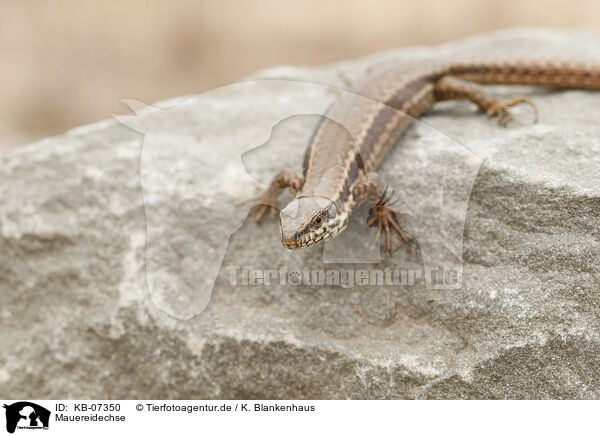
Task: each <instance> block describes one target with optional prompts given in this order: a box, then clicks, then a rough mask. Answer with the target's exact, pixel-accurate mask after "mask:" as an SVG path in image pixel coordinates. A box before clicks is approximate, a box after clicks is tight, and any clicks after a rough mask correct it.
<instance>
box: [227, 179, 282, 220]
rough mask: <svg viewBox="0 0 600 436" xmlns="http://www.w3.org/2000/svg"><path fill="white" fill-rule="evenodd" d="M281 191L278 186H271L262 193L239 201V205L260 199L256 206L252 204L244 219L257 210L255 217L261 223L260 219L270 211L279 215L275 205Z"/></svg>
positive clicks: (274, 214)
mask: <svg viewBox="0 0 600 436" xmlns="http://www.w3.org/2000/svg"><path fill="white" fill-rule="evenodd" d="M280 192H281V189H280V188H278V187H276V186H271V187H269V188H268V189H267V190H266V191H265V192H264V193H262V194H261V195H259V196H257V197H253V198H250V199H248V200H246V201H243V202H241V203H238V206H241V205H243V204H246V203H250V202H254V201H258V203H257V204H255V205H254V206H252V207H251V208H250V210H249V211H248V213H247V214H246V216H245V218H244V221H245V220H246V219H248V217H250V215H252V214H253V213H255V212H256V217H255V218H254V221H256V222H257V223H260V220H261V219H262V217H263V216H264V215H265V214H266V213H267V212H269V211H270V212H271V215H273V216H277V208H276V207H275V203H276V202H277V197H279V194H280Z"/></svg>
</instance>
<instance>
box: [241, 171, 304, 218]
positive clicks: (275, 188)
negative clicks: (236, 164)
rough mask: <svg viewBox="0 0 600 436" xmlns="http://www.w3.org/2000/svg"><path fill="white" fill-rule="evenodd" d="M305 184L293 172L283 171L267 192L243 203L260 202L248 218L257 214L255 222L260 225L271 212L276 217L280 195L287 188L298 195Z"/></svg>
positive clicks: (251, 210) (275, 178)
mask: <svg viewBox="0 0 600 436" xmlns="http://www.w3.org/2000/svg"><path fill="white" fill-rule="evenodd" d="M303 184H304V182H303V180H302V179H301V178H300V177H298V176H297V175H296V174H295V173H294V172H293V171H291V170H283V171H281V172H279V173H278V174H277V175H276V176H275V177H274V178H273V180H272V181H271V184H270V185H269V187H268V188H267V190H266V191H265V192H263V193H262V194H261V195H259V196H257V197H254V198H251V199H249V200H246V201H244V202H243V203H242V204H244V203H248V202H251V201H255V200H258V204H256V205H254V206H253V207H252V208H251V209H250V211H248V214H247V215H246V218H248V217H249V216H250V215H252V214H253V213H254V212H257V214H256V218H255V221H256V222H257V223H260V220H261V219H262V217H263V216H264V215H265V213H267V212H268V211H269V210H270V211H271V214H272V215H273V216H275V215H276V214H277V208H276V207H275V203H276V202H277V198H278V197H279V195H281V193H282V192H283V191H284V190H285V189H287V188H289V189H290V191H292V193H293V194H296V193H298V192H299V191H300V189H302V185H303Z"/></svg>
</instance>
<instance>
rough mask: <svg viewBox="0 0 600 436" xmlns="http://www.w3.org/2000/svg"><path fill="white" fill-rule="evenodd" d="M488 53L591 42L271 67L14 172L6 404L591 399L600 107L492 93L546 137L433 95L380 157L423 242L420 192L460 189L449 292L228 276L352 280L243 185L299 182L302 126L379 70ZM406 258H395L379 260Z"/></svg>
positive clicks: (569, 95) (507, 35)
mask: <svg viewBox="0 0 600 436" xmlns="http://www.w3.org/2000/svg"><path fill="white" fill-rule="evenodd" d="M490 52H492V53H499V54H506V55H519V54H520V53H523V54H524V55H528V54H529V55H531V54H532V53H533V54H535V55H540V56H546V55H547V56H560V57H565V56H566V55H568V56H569V57H573V58H579V59H582V58H583V59H587V60H592V61H596V62H600V36H598V35H597V34H587V33H582V32H577V33H567V32H554V31H541V30H540V31H533V30H511V31H505V32H500V33H496V34H492V35H484V36H480V37H475V38H470V39H468V40H464V41H459V42H456V43H451V44H447V45H444V46H440V47H433V48H413V49H403V50H397V51H392V52H388V53H383V54H378V55H374V56H371V57H369V58H366V59H361V60H356V61H348V62H344V63H340V64H336V65H333V66H328V67H323V68H316V69H300V68H291V67H281V68H276V69H272V70H268V71H264V72H261V73H259V74H257V75H256V76H255V77H253V79H272V81H271V82H269V84H268V86H267V87H266V88H263V86H264V82H253V81H248V82H246V83H241V84H238V85H232V86H230V87H225V88H223V89H218V90H215V91H213V92H211V93H208V94H206V95H202V96H198V97H195V98H192V99H187V100H186V99H179V100H173V101H171V102H167V103H166V104H165V105H161V106H169V107H170V109H168V110H151V109H146V110H144V111H142V112H141V113H140V114H139V116H137V117H131V118H127V119H123V120H122V121H123V123H125V124H127V125H129V126H132V127H134V128H136V129H138V130H141V131H144V132H145V133H146V134H145V135H143V134H141V133H140V132H138V131H136V130H134V129H132V128H130V127H127V126H125V125H123V123H120V122H119V121H116V120H110V121H105V122H101V123H97V124H94V125H90V126H85V127H82V128H79V129H76V130H74V131H71V132H69V133H67V134H66V135H65V136H62V137H56V138H49V139H46V140H44V141H41V142H39V143H37V144H33V145H31V146H29V147H27V148H25V149H22V150H19V151H16V152H14V153H12V154H10V155H8V156H6V157H4V158H3V160H2V165H1V168H0V326H1V328H0V344H1V345H2V349H3V352H2V354H0V397H3V398H46V397H47V398H98V399H101V398H106V399H108V398H181V399H183V398H255V399H260V398H270V399H279V398H313V399H316V398H600V385H599V383H598V380H599V379H600V357H599V356H600V311H599V307H600V244H599V240H600V230H599V226H598V222H599V221H598V219H599V216H600V182H599V180H600V125H599V124H598V122H597V120H598V119H600V104H598V102H599V101H600V100H599V99H600V95H599V94H598V93H594V92H584V91H551V90H540V89H537V88H519V89H518V91H515V90H514V88H508V87H497V88H495V89H494V91H495V92H497V93H499V94H502V95H510V94H512V93H514V92H518V93H521V92H522V93H525V94H527V95H529V96H530V97H531V98H532V99H533V100H534V101H535V102H536V104H537V105H538V108H539V111H540V122H539V123H538V124H531V114H530V112H528V109H527V108H521V107H519V108H516V109H515V118H516V120H515V122H514V123H513V124H511V125H510V126H509V127H508V128H506V129H501V128H498V127H497V126H496V124H495V122H493V121H491V120H487V119H485V117H483V116H482V115H481V114H480V113H478V112H477V111H476V110H475V109H474V108H473V107H472V106H471V105H470V104H468V103H464V102H447V103H444V104H440V105H438V106H436V108H435V110H433V111H431V112H430V113H428V114H427V115H426V116H424V117H423V122H422V123H416V124H414V125H413V126H412V127H411V128H410V129H409V130H408V131H407V133H406V134H405V135H404V136H403V138H402V139H401V140H400V142H399V144H398V146H397V147H395V149H394V150H393V151H392V152H391V153H390V155H389V158H388V159H387V160H386V162H385V163H384V164H383V165H382V167H381V171H380V174H381V175H382V177H383V178H385V180H387V182H388V183H389V184H390V185H391V186H393V187H395V189H396V192H397V193H398V195H399V197H400V200H401V203H402V204H403V205H405V204H406V209H407V210H408V211H409V212H410V213H409V215H411V216H413V217H418V219H415V220H414V221H413V223H412V224H413V225H414V226H415V229H416V228H417V227H416V226H418V223H423V226H425V227H424V228H427V226H428V225H429V224H430V221H431V223H434V221H432V220H433V219H434V218H435V212H433V213H430V214H425V215H422V214H420V212H423V211H427V210H433V211H435V209H434V205H433V204H429V203H428V201H430V200H431V199H429V200H428V197H427V195H426V194H427V191H428V186H430V184H431V180H441V181H442V182H440V183H442V184H441V185H440V186H442V187H446V189H448V187H450V186H458V185H460V186H463V185H464V187H466V188H468V190H470V196H469V197H468V208H466V209H465V210H466V220H463V221H464V222H463V223H462V224H461V225H460V226H459V227H458V231H459V234H460V237H461V238H460V245H459V248H460V253H462V261H463V262H462V282H461V286H460V288H458V289H429V288H428V287H427V286H425V285H423V284H422V283H417V284H415V285H412V286H391V285H388V286H386V285H384V286H365V285H356V286H353V287H349V288H345V287H341V286H333V285H332V286H327V285H321V286H317V285H312V286H311V285H305V284H303V285H298V286H291V285H285V286H283V285H280V284H272V285H269V286H267V285H255V286H240V285H236V286H234V285H232V284H231V282H230V271H231V269H230V268H231V267H232V266H247V267H250V268H258V269H278V268H281V267H287V268H296V269H302V268H310V269H319V268H321V269H322V268H324V267H329V266H331V265H335V266H336V267H338V268H344V269H349V268H350V269H351V268H356V264H355V263H344V264H342V263H340V262H338V263H334V264H328V265H329V266H327V265H325V266H324V264H323V258H324V257H323V256H324V253H325V252H324V251H323V248H322V247H314V248H311V249H307V250H302V251H294V252H292V251H286V250H285V249H283V248H282V247H281V245H280V241H279V239H278V238H279V229H278V224H277V222H276V221H275V220H268V221H267V222H266V223H264V224H262V225H261V226H260V227H257V226H256V225H254V223H253V222H252V223H251V222H250V221H249V222H247V223H245V224H244V225H242V226H241V227H240V226H239V220H240V217H241V216H242V215H243V211H242V210H240V208H236V207H235V203H236V201H239V200H242V199H244V198H247V197H249V196H251V195H253V194H255V193H256V189H255V187H254V186H253V182H252V180H253V179H255V180H258V181H260V182H263V183H264V182H267V181H268V179H269V178H270V177H271V176H272V175H273V174H274V173H275V172H276V171H277V170H278V169H279V168H280V166H286V165H287V166H291V167H293V168H296V169H299V167H300V162H301V156H302V152H303V148H304V146H305V144H306V141H307V140H308V137H309V136H310V133H311V129H312V128H314V125H315V123H316V122H317V118H316V117H315V116H312V115H299V116H293V115H294V114H307V113H322V111H323V110H324V109H325V108H326V107H327V105H328V104H329V103H330V102H331V100H332V99H333V98H335V95H336V93H338V92H341V91H335V92H332V88H331V87H335V88H340V89H344V88H347V87H348V86H350V85H351V84H352V83H354V82H355V81H356V80H358V79H359V78H360V77H362V76H363V75H364V74H366V73H367V72H368V70H369V68H370V67H372V66H374V65H376V64H379V63H382V62H387V61H390V60H398V61H401V62H402V61H409V60H414V59H426V58H431V57H436V56H440V55H446V56H454V55H461V54H465V53H466V54H488V53H490ZM274 79H277V80H274ZM286 82H287V84H286ZM298 82H300V84H299V85H298V84H297V83H298ZM302 82H305V83H306V82H307V83H310V84H313V85H310V86H309V87H308V88H305V87H303V85H302ZM321 85H325V86H321ZM290 116H291V117H290ZM286 117H287V118H286ZM273 126H275V127H274V128H273V130H272V131H271V128H272V127H273ZM261 144H265V145H264V146H262V147H261ZM456 144H459V145H460V147H458V148H456V147H455V148H453V147H452V145H456ZM460 148H462V150H463V151H464V150H468V151H469V152H470V153H472V154H473V155H475V156H477V157H479V160H478V161H477V162H476V165H475V166H469V167H468V168H466V169H465V168H463V167H461V165H460V162H462V161H461V160H460V159H458V157H460V156H459V155H460V151H457V150H458V149H460ZM473 169H475V171H474V172H473V173H472V176H473V177H471V174H470V172H469V171H472V170H473ZM249 174H251V175H252V177H250V176H249ZM471 187H472V189H471ZM413 194H414V195H415V197H413ZM420 194H423V195H421V196H419V195H420ZM413 198H418V199H422V200H419V201H412V202H411V199H413ZM455 218H456V219H455V221H456V222H457V223H459V224H460V223H461V217H460V216H458V217H455ZM359 224H361V223H359ZM432 225H433V224H432ZM462 225H464V232H463V227H462ZM408 227H409V229H410V227H411V222H410V220H409V222H408ZM452 231H456V226H454V227H453V230H452ZM230 233H232V235H231V238H230V237H229V235H230ZM369 235H370V236H372V234H369ZM334 253H335V252H334ZM413 254H414V253H413ZM459 257H460V256H459ZM418 261H419V257H418V256H417V257H416V260H415V256H413V255H412V254H411V253H410V249H409V248H407V247H401V248H400V249H399V250H397V251H396V252H395V253H394V255H393V256H392V257H383V258H382V263H381V264H379V265H378V266H377V268H385V267H398V268H399V267H404V266H406V265H412V264H413V263H415V262H417V263H418ZM371 267H372V265H371ZM367 268H368V267H367ZM215 278H216V281H215ZM213 282H214V286H213Z"/></svg>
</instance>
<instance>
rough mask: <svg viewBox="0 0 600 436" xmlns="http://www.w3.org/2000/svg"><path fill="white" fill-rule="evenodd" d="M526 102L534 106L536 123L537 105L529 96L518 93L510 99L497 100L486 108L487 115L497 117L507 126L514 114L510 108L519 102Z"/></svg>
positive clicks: (501, 123)
mask: <svg viewBox="0 0 600 436" xmlns="http://www.w3.org/2000/svg"><path fill="white" fill-rule="evenodd" d="M521 103H525V104H528V105H529V106H531V107H532V108H533V112H534V115H535V121H534V122H535V123H537V121H538V110H537V107H536V105H535V104H534V103H533V102H532V101H531V100H530V99H528V98H527V97H524V96H522V95H517V96H514V97H511V98H509V99H498V100H495V101H494V102H493V103H492V104H491V105H490V107H489V108H488V109H487V110H486V112H485V113H486V115H487V116H488V117H494V116H495V117H496V119H497V120H498V124H499V125H501V126H506V125H507V124H508V123H509V122H510V121H511V120H512V119H513V117H512V115H511V113H510V110H509V108H510V107H513V106H516V105H518V104H521Z"/></svg>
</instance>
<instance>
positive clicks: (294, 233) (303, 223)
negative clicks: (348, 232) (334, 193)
mask: <svg viewBox="0 0 600 436" xmlns="http://www.w3.org/2000/svg"><path fill="white" fill-rule="evenodd" d="M280 219H281V242H282V244H283V246H284V247H285V248H289V249H290V250H295V249H297V248H304V247H308V246H311V245H314V244H316V243H318V242H322V241H324V240H326V239H329V238H332V237H334V236H336V235H337V234H338V233H340V232H341V231H342V230H344V229H345V228H346V224H347V214H345V213H341V211H339V210H338V209H337V208H336V205H335V203H333V202H332V201H331V200H329V199H327V198H324V197H300V198H296V199H294V200H292V201H291V202H290V203H289V204H288V205H287V206H286V207H285V208H284V209H283V210H282V211H281V214H280Z"/></svg>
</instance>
